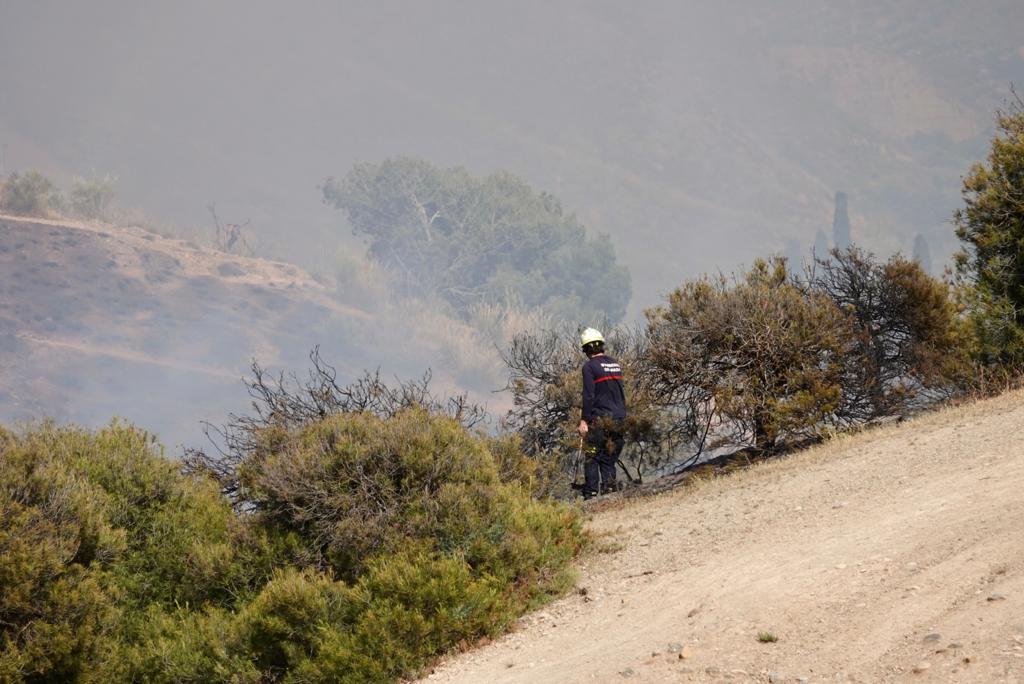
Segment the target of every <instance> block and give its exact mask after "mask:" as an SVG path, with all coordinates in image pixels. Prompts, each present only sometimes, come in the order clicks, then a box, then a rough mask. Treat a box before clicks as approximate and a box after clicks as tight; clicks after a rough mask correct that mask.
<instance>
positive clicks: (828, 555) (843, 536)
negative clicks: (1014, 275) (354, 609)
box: [424, 392, 1024, 684]
mask: <svg viewBox="0 0 1024 684" xmlns="http://www.w3.org/2000/svg"><path fill="white" fill-rule="evenodd" d="M1022 427H1024V392H1013V393H1009V394H1007V395H1005V396H1002V397H999V398H997V399H993V400H989V401H983V402H979V403H976V404H973V405H970V406H966V407H961V408H950V409H946V410H942V411H940V412H937V413H934V414H931V415H927V416H923V417H921V418H918V419H915V420H912V421H909V422H907V423H903V424H900V425H896V426H891V427H888V428H881V429H876V430H872V431H868V432H865V433H862V434H859V435H855V436H844V437H839V438H837V439H835V440H834V441H832V442H829V443H827V444H825V445H822V446H820V447H817V448H814V449H811V450H809V451H806V452H802V453H798V454H795V455H793V456H791V457H788V458H784V459H779V460H777V461H774V462H768V463H765V464H762V465H759V466H756V467H753V468H751V469H749V470H747V471H744V472H740V473H738V474H734V475H731V476H726V477H722V478H718V479H712V480H706V481H703V482H699V483H697V484H695V485H694V486H692V487H688V488H684V489H682V490H677V491H675V492H672V493H669V494H665V495H662V496H660V497H657V498H654V499H650V500H642V501H633V502H627V503H616V502H608V503H607V504H606V505H605V506H604V507H603V510H601V511H600V512H597V513H595V514H594V515H593V516H592V518H591V520H590V523H589V525H590V528H591V529H592V530H593V532H594V533H595V534H596V535H597V537H598V539H599V543H598V551H597V552H596V553H594V554H592V555H591V556H590V557H589V558H587V559H586V561H585V563H584V566H583V568H582V573H581V577H580V579H579V583H578V586H579V592H578V593H576V594H574V595H571V596H569V597H568V598H565V599H562V600H560V601H558V602H557V603H555V604H553V605H551V606H549V607H548V608H547V609H546V610H544V611H542V612H539V613H536V614H533V615H532V616H528V617H526V618H524V619H523V620H522V621H521V623H520V625H519V627H518V629H516V630H515V631H514V632H513V633H512V634H510V635H509V636H506V637H504V638H502V639H500V640H499V641H498V642H496V643H494V644H492V645H489V646H486V647H483V648H481V649H479V650H476V651H472V652H470V653H468V654H466V655H463V656H461V657H456V658H453V659H452V660H451V661H449V662H447V663H445V664H444V665H443V666H441V667H440V668H439V669H438V670H437V671H436V672H435V673H433V674H432V675H430V676H428V677H427V678H426V679H425V680H424V681H427V682H431V683H440V682H444V683H456V682H459V683H467V684H468V683H471V682H486V683H488V684H501V683H511V682H560V683H563V682H564V683H571V682H619V681H636V682H665V681H726V680H731V681H738V682H740V681H757V682H768V681H771V682H824V681H830V682H834V681H854V682H879V681H885V682H894V681H895V682H904V681H907V682H910V681H920V682H926V681H935V682H986V683H988V682H1011V681H1012V682H1016V681H1020V680H1021V679H1022V678H1024V613H1022V611H1021V606H1022V605H1024V603H1022V602H1024V532H1022V530H1021V525H1020V521H1021V520H1022V519H1024V497H1022V496H1021V492H1022V491H1024V452H1022V451H1021V449H1020V444H1019V435H1020V432H1021V428H1022ZM760 632H771V633H772V634H774V635H776V636H777V637H778V641H777V642H776V643H760V642H759V641H758V639H757V635H758V634H759V633H760Z"/></svg>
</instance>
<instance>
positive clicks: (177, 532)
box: [0, 409, 582, 684]
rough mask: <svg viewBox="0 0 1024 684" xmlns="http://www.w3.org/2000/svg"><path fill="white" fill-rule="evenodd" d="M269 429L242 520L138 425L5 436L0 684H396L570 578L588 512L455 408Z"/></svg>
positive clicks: (0, 491) (254, 463) (250, 476)
mask: <svg viewBox="0 0 1024 684" xmlns="http://www.w3.org/2000/svg"><path fill="white" fill-rule="evenodd" d="M267 429H268V430H269V429H270V428H267ZM273 431H274V433H275V434H274V435H273V438H272V439H268V440H265V441H262V442H259V444H260V445H261V446H260V447H258V448H257V449H256V451H254V452H253V453H252V454H250V456H249V459H248V460H247V462H245V463H244V464H243V469H242V473H241V478H240V482H241V486H242V488H243V490H244V491H245V493H246V494H247V495H249V494H251V497H250V498H249V499H247V501H249V502H250V503H249V506H251V510H247V511H246V512H245V513H239V512H236V511H235V510H233V508H232V506H231V502H230V501H229V499H228V498H227V497H226V496H224V495H223V493H221V492H220V491H219V488H218V485H217V483H216V482H215V481H214V480H212V479H210V478H207V477H202V476H198V475H192V476H188V475H182V474H181V472H180V471H179V469H178V464H176V463H174V462H172V461H170V460H168V459H166V458H164V457H163V454H162V452H161V449H160V447H159V446H158V445H157V444H156V443H155V441H154V440H153V439H152V437H151V436H150V435H148V434H147V433H145V432H142V431H140V430H137V429H135V428H133V427H130V426H127V425H123V424H119V423H113V424H111V425H110V426H108V427H106V428H104V429H102V430H97V431H89V430H84V429H79V428H73V427H65V428H60V427H56V426H53V425H49V424H46V425H41V426H37V427H34V428H31V429H28V430H26V431H25V432H23V433H19V434H14V433H10V432H6V431H3V430H0V585H2V586H3V589H4V590H3V592H0V647H2V648H0V681H3V682H8V681H10V682H22V681H61V682H64V681H83V682H88V681H97V682H107V681H153V682H232V683H235V684H238V683H246V682H253V683H255V682H273V681H294V682H313V681H321V682H336V681H341V682H382V681H391V680H394V679H396V678H399V677H404V676H409V675H411V674H415V673H416V672H417V671H418V670H419V669H420V668H422V667H423V665H424V664H425V663H426V662H428V660H429V659H430V658H431V657H433V656H436V655H438V654H440V653H443V652H445V651H447V650H450V649H452V648H455V647H457V646H458V645H459V644H461V643H469V642H470V641H473V640H475V639H478V638H480V637H482V636H487V635H492V634H495V633H496V632H498V631H500V630H502V629H504V628H505V627H506V626H507V625H508V624H509V623H510V622H511V621H512V620H513V619H514V618H515V617H516V616H517V615H519V613H520V612H522V611H523V610H524V609H525V608H526V607H528V606H530V605H532V604H534V603H536V602H539V601H542V600H544V599H545V598H546V597H547V596H549V595H550V594H552V593H554V592H558V591H562V590H564V589H565V588H566V587H567V585H568V581H569V579H570V575H569V572H570V570H569V561H570V560H571V559H572V557H573V555H574V554H575V553H576V551H577V550H578V548H579V545H580V543H581V540H582V533H581V530H580V522H579V519H578V517H577V516H576V514H575V513H573V512H572V511H570V510H568V509H565V508H562V507H559V506H555V505H552V504H546V503H539V502H535V501H532V500H531V499H530V497H529V495H528V493H527V492H526V491H525V490H524V489H523V488H522V487H521V486H520V485H519V484H518V483H510V482H503V481H502V479H501V478H500V477H499V470H498V467H497V465H496V464H495V460H494V457H493V456H492V454H491V452H490V446H491V445H492V444H494V443H495V442H494V441H493V440H492V439H490V438H487V437H484V436H480V435H476V434H474V433H472V432H470V431H468V430H467V429H466V428H465V427H463V426H462V425H460V424H459V422H458V421H457V420H455V419H451V418H442V417H438V416H431V415H430V414H429V413H428V412H427V411H425V410H423V409H406V410H400V411H398V412H397V413H395V414H394V415H392V416H391V417H389V418H381V417H375V416H372V415H369V414H360V413H350V414H340V415H335V416H329V417H327V418H323V419H321V420H315V421H311V422H309V423H305V424H300V425H295V426H292V427H289V428H276V429H274V430H273ZM261 434H262V433H261ZM336 573H338V574H341V575H342V577H343V578H344V579H345V580H347V583H346V581H339V580H338V579H337V576H336Z"/></svg>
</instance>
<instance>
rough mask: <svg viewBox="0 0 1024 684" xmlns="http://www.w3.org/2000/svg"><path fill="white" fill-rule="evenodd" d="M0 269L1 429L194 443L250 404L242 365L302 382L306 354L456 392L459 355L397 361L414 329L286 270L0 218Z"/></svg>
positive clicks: (116, 233)
mask: <svg viewBox="0 0 1024 684" xmlns="http://www.w3.org/2000/svg"><path fill="white" fill-rule="evenodd" d="M0 273H2V274H3V277H2V279H0V423H10V422H12V421H17V420H31V419H40V418H44V417H53V418H56V419H58V420H61V421H74V422H79V423H84V424H87V425H98V424H103V423H105V422H106V421H107V420H109V419H110V418H111V417H112V416H115V415H116V416H121V417H124V418H128V419H130V420H132V421H134V422H136V423H137V424H138V425H140V426H143V427H145V428H147V429H150V430H153V431H154V432H156V433H157V435H159V436H160V437H161V439H162V441H163V442H164V443H165V444H167V445H168V446H169V447H176V446H177V445H178V444H181V443H185V444H186V445H195V444H199V443H202V441H203V438H202V435H201V432H200V421H201V420H212V421H214V422H217V421H220V420H223V418H224V417H225V416H226V414H227V412H228V411H244V410H246V409H247V408H248V397H247V396H246V392H245V389H244V387H243V385H242V383H241V378H242V377H243V375H245V374H246V373H247V371H248V366H249V363H250V361H251V360H252V359H254V358H255V359H257V360H258V361H259V362H260V363H261V365H264V366H265V367H270V368H272V369H274V370H287V371H296V372H298V373H300V374H303V373H304V372H305V369H306V368H307V366H308V359H307V354H308V353H309V351H310V349H311V348H312V347H313V346H315V345H321V348H322V354H323V357H324V359H325V360H327V361H328V362H330V363H332V364H334V365H335V366H336V367H337V370H338V375H339V380H340V381H342V382H345V381H347V379H350V378H352V377H354V376H356V375H358V374H360V373H362V371H363V370H364V369H370V370H372V369H374V368H378V367H380V368H382V369H383V370H384V372H385V373H394V374H400V375H402V376H403V377H419V376H420V375H421V374H422V373H423V371H424V370H426V369H427V368H433V369H434V377H435V383H436V384H437V385H438V386H440V387H447V388H453V387H454V386H455V382H454V381H453V380H452V379H451V377H452V375H451V373H452V371H453V369H454V370H456V371H457V370H458V361H459V359H455V358H452V357H450V356H449V357H445V356H444V355H441V354H438V353H436V352H437V350H436V348H433V347H430V346H429V345H422V346H421V347H419V348H417V349H416V350H411V351H409V352H408V353H406V354H404V355H403V354H401V353H400V351H399V350H400V349H401V348H403V347H406V346H407V345H406V338H405V335H407V334H408V327H407V326H414V325H415V321H414V320H410V319H409V318H408V317H403V316H402V312H401V311H399V312H397V313H395V312H391V314H389V313H388V312H374V313H372V314H371V313H368V312H366V311H364V310H362V309H361V308H359V307H358V306H353V305H349V304H346V303H345V302H346V301H347V300H346V297H348V296H349V295H348V294H347V293H345V292H340V293H339V292H338V291H336V289H335V287H334V284H333V283H325V282H320V281H318V280H316V279H314V278H313V277H312V276H311V275H310V274H309V273H307V272H306V271H304V270H303V269H301V268H298V267H297V266H294V265H292V264H288V263H284V262H277V261H268V260H265V259H258V258H247V257H242V256H236V255H232V254H227V253H224V252H219V251H216V250H213V249H209V248H205V247H201V246H199V245H197V244H195V243H192V242H186V241H183V240H178V239H173V238H167V237H162V236H160V235H156V234H154V233H151V232H148V231H146V230H143V229H142V228H138V227H130V226H129V227H116V226H111V225H103V224H88V223H80V222H74V221H67V220H60V221H54V220H44V219H27V218H19V217H14V216H0ZM392 314H393V315H392ZM395 319H400V323H401V325H403V326H406V327H404V328H403V330H404V332H403V334H401V335H400V334H397V333H396V331H395V328H396V326H397V325H398V324H399V323H396V320H395ZM438 321H441V322H444V323H447V325H448V326H449V327H451V328H452V329H453V332H452V333H451V334H452V335H455V336H461V337H462V338H464V339H465V338H467V335H466V333H465V331H464V330H462V329H460V328H458V326H459V325H460V324H458V323H456V322H454V321H448V320H446V319H443V317H438V318H437V320H434V321H432V323H434V324H435V326H436V325H437V322H438ZM442 337H443V336H442V334H441V333H440V332H438V338H439V339H440V338H442ZM466 344H467V345H469V342H467V343H466ZM466 349H468V350H469V351H472V347H471V346H466ZM491 365H493V364H491ZM491 382H492V384H491V385H489V386H488V387H487V388H488V389H491V388H492V386H493V383H494V382H496V381H493V380H491Z"/></svg>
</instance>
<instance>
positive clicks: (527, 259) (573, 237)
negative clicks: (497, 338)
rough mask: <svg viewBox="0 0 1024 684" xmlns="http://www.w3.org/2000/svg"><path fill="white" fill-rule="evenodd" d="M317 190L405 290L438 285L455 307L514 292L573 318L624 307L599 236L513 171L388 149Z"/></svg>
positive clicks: (611, 314)
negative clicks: (479, 169)
mask: <svg viewBox="0 0 1024 684" xmlns="http://www.w3.org/2000/svg"><path fill="white" fill-rule="evenodd" d="M323 196H324V201H326V202H327V203H329V204H332V205H334V207H336V208H337V209H342V210H344V211H345V212H346V214H347V215H348V219H349V223H350V224H351V226H352V229H353V231H354V232H355V233H356V234H357V235H364V236H366V237H367V238H368V240H369V254H370V256H371V257H372V258H373V259H374V260H376V261H378V262H380V263H382V264H385V265H387V266H388V267H390V268H392V269H393V270H395V271H396V273H397V274H398V276H399V279H400V281H401V282H402V283H403V284H404V289H405V291H407V292H409V293H413V294H422V293H431V294H437V295H439V296H440V297H442V298H443V299H444V300H446V301H448V302H449V303H451V304H452V305H453V306H454V307H455V308H456V310H458V311H459V312H462V313H466V312H468V311H469V310H470V309H471V308H472V307H473V306H474V305H478V304H481V303H488V302H498V303H510V302H512V301H513V300H516V301H518V302H521V303H522V304H524V305H526V306H528V307H544V308H546V309H548V310H549V311H552V312H554V313H556V314H557V315H559V316H562V317H566V318H568V319H572V320H576V319H578V318H579V317H584V318H587V319H593V320H598V319H601V318H607V319H609V320H611V321H613V322H614V321H617V320H619V319H621V318H622V316H623V315H624V314H625V310H626V305H627V304H628V303H629V299H630V296H631V288H630V279H629V273H628V272H627V271H626V269H625V268H624V267H622V266H620V265H618V264H617V263H616V260H615V253H614V251H613V249H612V247H611V245H610V243H609V242H608V240H607V239H601V238H599V239H595V238H593V237H588V235H587V233H586V230H585V229H584V227H583V226H582V225H581V224H580V223H579V221H577V219H576V217H575V216H573V215H571V214H566V213H565V212H564V210H563V209H562V206H561V204H560V203H559V201H558V200H557V199H556V198H555V197H553V196H552V195H549V194H547V193H540V194H537V193H535V192H534V191H533V190H532V189H531V188H530V187H529V186H528V185H527V184H526V183H525V182H523V181H522V180H521V179H519V178H517V177H516V176H513V175H512V174H509V173H504V172H500V173H495V174H492V175H490V176H487V177H486V178H483V179H479V178H474V177H473V176H471V175H470V174H469V173H468V172H467V171H466V170H465V169H462V168H453V169H438V168H436V167H434V166H431V165H430V164H429V163H427V162H424V161H419V160H414V159H406V158H399V159H389V160H385V161H383V162H381V163H379V164H360V165H358V166H356V167H354V168H353V169H352V170H351V171H350V172H349V173H348V174H347V175H346V176H345V177H344V178H342V179H340V180H337V179H333V178H331V179H328V180H327V182H326V183H325V184H324V187H323Z"/></svg>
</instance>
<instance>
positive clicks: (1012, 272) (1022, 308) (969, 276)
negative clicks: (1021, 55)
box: [954, 98, 1024, 369]
mask: <svg viewBox="0 0 1024 684" xmlns="http://www.w3.org/2000/svg"><path fill="white" fill-rule="evenodd" d="M996 125H997V128H998V132H997V134H996V136H995V138H993V140H992V146H991V150H990V152H989V156H988V159H987V161H986V162H985V163H980V164H975V165H974V166H973V167H972V168H971V170H970V173H969V174H968V175H967V176H966V177H965V178H964V183H963V199H964V206H963V208H961V209H959V210H957V212H956V213H955V214H954V223H955V224H956V235H957V237H958V238H959V239H960V241H961V243H962V244H963V251H961V252H960V253H959V254H958V255H957V257H956V259H957V262H956V266H957V273H958V275H959V277H960V279H961V283H962V285H963V287H964V288H965V290H967V291H966V292H965V293H964V303H965V304H966V305H967V306H968V316H969V320H970V321H971V323H972V325H973V328H974V332H975V335H976V337H977V345H976V355H977V358H978V359H979V360H980V361H981V362H982V363H984V364H989V365H999V364H1005V365H1008V366H1011V367H1013V368H1017V369H1019V368H1022V367H1024V202H1022V201H1021V197H1022V196H1024V102H1022V101H1021V100H1020V99H1019V98H1018V99H1017V101H1016V102H1015V103H1014V104H1013V106H1012V107H1011V108H1010V110H1009V111H1007V112H1000V113H999V114H998V115H997V117H996Z"/></svg>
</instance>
